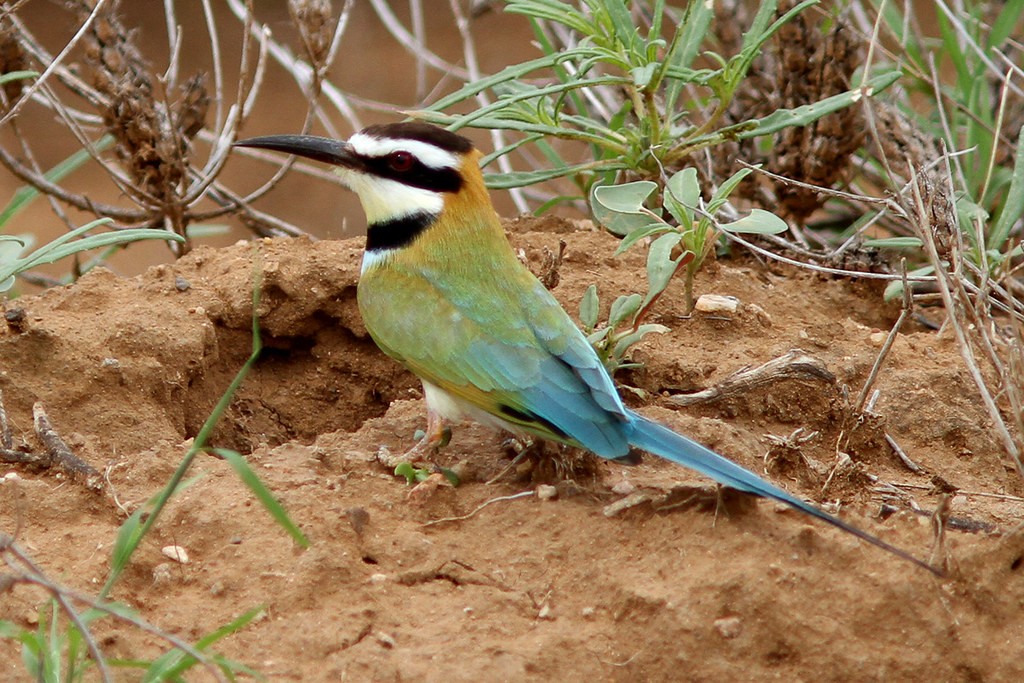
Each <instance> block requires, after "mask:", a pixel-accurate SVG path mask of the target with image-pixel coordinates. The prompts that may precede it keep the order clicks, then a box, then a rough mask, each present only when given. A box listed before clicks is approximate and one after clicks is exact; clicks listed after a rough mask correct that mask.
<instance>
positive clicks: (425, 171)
mask: <svg viewBox="0 0 1024 683" xmlns="http://www.w3.org/2000/svg"><path fill="white" fill-rule="evenodd" d="M363 163H364V164H365V165H366V170H367V171H368V172H370V173H372V174H373V175H375V176H378V177H380V178H389V179H391V180H395V181H398V182H400V183H402V184H403V185H409V186H410V187H418V188H421V189H424V190H431V191H433V192H458V191H459V190H460V189H461V188H462V176H461V175H460V174H459V172H458V171H457V170H455V169H454V168H430V167H429V166H426V165H424V164H423V163H422V162H421V161H420V160H419V159H417V158H416V157H415V156H412V164H411V165H410V166H409V169H408V170H405V171H396V170H395V169H393V168H392V167H391V156H390V155H388V156H383V157H364V158H363Z"/></svg>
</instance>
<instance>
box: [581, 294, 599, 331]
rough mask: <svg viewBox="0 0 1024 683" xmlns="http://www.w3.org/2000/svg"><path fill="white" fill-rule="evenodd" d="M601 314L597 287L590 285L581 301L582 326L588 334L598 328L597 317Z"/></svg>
mask: <svg viewBox="0 0 1024 683" xmlns="http://www.w3.org/2000/svg"><path fill="white" fill-rule="evenodd" d="M599 314H600V301H599V300H598V296H597V285H590V286H589V287H587V291H585V292H583V298H582V299H580V324H581V325H583V329H584V330H585V331H587V332H591V331H593V330H594V328H595V327H597V317H598V315H599Z"/></svg>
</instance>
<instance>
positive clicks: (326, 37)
mask: <svg viewBox="0 0 1024 683" xmlns="http://www.w3.org/2000/svg"><path fill="white" fill-rule="evenodd" d="M288 11H289V12H290V13H291V15H292V21H294V22H295V25H296V26H297V27H298V29H299V35H300V36H302V43H303V45H304V46H305V49H306V56H307V58H308V59H309V61H310V63H311V64H312V65H313V66H314V67H315V68H317V69H320V68H322V67H323V66H325V64H324V62H325V61H326V59H327V53H328V51H329V50H330V48H331V39H332V38H333V36H334V24H335V22H334V17H333V16H332V15H331V3H330V0H288Z"/></svg>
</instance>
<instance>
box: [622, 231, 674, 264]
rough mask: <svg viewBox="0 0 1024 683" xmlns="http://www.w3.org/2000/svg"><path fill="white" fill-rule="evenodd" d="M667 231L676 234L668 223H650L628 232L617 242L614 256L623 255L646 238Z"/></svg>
mask: <svg viewBox="0 0 1024 683" xmlns="http://www.w3.org/2000/svg"><path fill="white" fill-rule="evenodd" d="M669 231H672V232H676V231H677V230H676V228H674V227H672V226H671V225H669V224H668V223H651V224H649V225H644V226H641V227H639V228H637V229H636V230H630V231H629V232H628V233H627V234H626V236H625V237H623V238H622V241H621V242H619V246H618V247H617V248H616V249H615V256H618V255H619V254H623V253H625V252H626V250H627V249H629V248H630V247H631V246H633V245H634V244H636V243H637V242H639V241H640V240H642V239H644V238H646V237H652V236H654V235H659V234H661V233H663V232H669Z"/></svg>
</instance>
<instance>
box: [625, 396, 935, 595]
mask: <svg viewBox="0 0 1024 683" xmlns="http://www.w3.org/2000/svg"><path fill="white" fill-rule="evenodd" d="M629 429H630V434H629V443H630V444H632V445H633V446H635V447H636V448H639V449H641V450H644V451H647V452H649V453H652V454H654V455H657V456H659V457H661V458H664V459H665V460H669V461H671V462H674V463H676V464H678V465H682V466H683V467H688V468H690V469H692V470H696V471H697V472H700V473H701V474H703V475H704V476H706V477H710V478H711V479H714V480H715V481H717V482H718V483H720V484H724V485H725V486H729V487H731V488H734V489H737V490H739V491H744V492H745V493H749V494H752V495H755V496H760V497H763V498H771V499H772V500H777V501H779V502H780V503H785V504H786V505H789V506H791V507H793V508H795V509H797V510H799V511H800V512H803V513H805V514H807V515H810V516H811V517H816V518H817V519H820V520H822V521H824V522H827V523H829V524H831V525H832V526H835V527H838V528H840V529H842V530H843V531H846V532H848V533H851V534H853V535H854V536H856V537H857V538H860V539H863V540H864V541H867V542H868V543H871V544H872V545H875V546H878V547H879V548H882V549H883V550H887V551H888V552H891V553H893V554H895V555H897V556H899V557H902V558H903V559H905V560H909V561H910V562H913V563H914V564H916V565H918V566H920V567H923V568H925V569H927V570H928V571H930V572H932V573H933V574H936V575H939V576H941V575H942V572H941V571H939V570H938V569H936V568H934V567H932V566H931V565H929V564H927V563H925V562H922V561H921V560H919V559H917V558H916V557H914V556H913V555H911V554H909V553H907V552H904V551H903V550H900V549H899V548H897V547H895V546H892V545H889V544H888V543H886V542H885V541H883V540H882V539H880V538H877V537H875V536H872V535H871V534H869V533H867V532H865V531H861V530H860V529H858V528H857V527H855V526H852V525H850V524H847V523H846V522H844V521H842V520H841V519H839V518H837V517H833V516H832V515H830V514H828V513H827V512H824V511H822V510H819V509H818V508H816V507H814V506H813V505H810V504H808V503H805V502H804V501H802V500H800V499H799V498H796V497H794V496H792V495H791V494H789V493H786V492H785V491H783V490H782V489H780V488H778V487H776V486H774V485H772V484H769V483H768V482H767V481H765V480H764V479H762V478H761V477H759V476H757V475H756V474H754V473H753V472H751V471H749V470H747V469H744V468H742V467H740V466H739V465H737V464H736V463H734V462H732V461H731V460H727V459H726V458H723V457H722V456H720V455H718V454H717V453H715V452H714V451H712V450H711V449H709V448H707V447H706V446H702V445H701V444H699V443H697V442H696V441H694V440H693V439H690V438H688V437H685V436H683V435H682V434H677V433H676V432H674V431H672V430H671V429H669V428H668V427H664V426H662V425H660V424H658V423H657V422H653V421H652V420H648V419H647V418H645V417H643V416H641V415H637V414H636V413H632V412H631V413H630V422H629Z"/></svg>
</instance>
